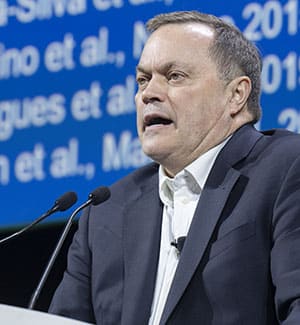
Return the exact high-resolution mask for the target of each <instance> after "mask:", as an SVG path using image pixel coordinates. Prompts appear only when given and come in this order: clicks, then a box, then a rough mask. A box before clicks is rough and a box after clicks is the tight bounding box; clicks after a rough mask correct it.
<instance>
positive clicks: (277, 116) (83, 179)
mask: <svg viewBox="0 0 300 325" xmlns="http://www.w3.org/2000/svg"><path fill="white" fill-rule="evenodd" d="M192 9H197V10H200V11H204V12H207V13H212V14H215V15H217V16H220V17H223V18H224V19H227V20H229V21H231V22H232V23H234V24H236V25H237V26H238V27H239V28H240V29H241V30H242V31H243V32H244V34H245V35H246V36H247V37H248V38H249V39H251V40H252V41H254V42H255V43H256V44H257V46H258V47H259V49H260V51H261V53H262V55H263V60H264V69H263V73H262V99H261V103H262V107H263V117H262V121H261V123H259V125H257V127H258V128H261V129H266V128H274V127H280V128H287V129H289V130H292V131H296V132H300V104H299V97H300V95H299V85H300V51H299V50H300V38H299V28H300V26H299V22H300V19H299V1H298V0H288V1H260V2H254V1H236V0H228V1H220V0H215V1H204V0H203V1H200V0H198V1H195V0H128V1H125V0H16V1H11V0H0V148H1V150H0V202H1V214H0V226H1V227H11V226H13V225H20V224H23V223H27V222H29V221H32V220H33V219H35V218H37V217H38V216H39V215H40V214H42V213H43V212H44V211H46V210H47V209H48V208H50V206H51V205H52V204H53V202H54V200H55V199H56V198H57V197H58V196H60V194H63V193H64V192H66V191H69V190H73V191H76V192H77V193H78V196H79V202H83V201H85V200H86V198H87V195H88V193H89V192H90V191H92V190H93V189H94V188H96V187H97V186H99V185H110V184H111V183H113V182H114V181H116V180H117V179H119V178H120V177H122V176H124V175H126V174H128V173H129V172H130V171H132V170H133V169H135V168H137V167H139V166H142V165H143V164H145V163H146V162H147V161H148V160H147V158H146V157H145V156H144V155H143V153H142V151H141V148H140V144H139V141H138V138H137V133H136V129H135V106H134V95H135V91H136V84H135V66H136V64H137V62H138V58H139V55H140V53H141V50H142V48H143V45H144V43H145V41H146V38H147V35H146V31H145V26H144V24H145V22H146V20H147V19H148V18H150V17H152V16H153V15H154V14H157V13H161V12H168V11H174V10H192ZM68 214H69V213H67V212H65V213H61V214H57V215H56V217H54V216H53V217H51V219H49V220H58V219H57V218H64V217H66V216H67V215H68Z"/></svg>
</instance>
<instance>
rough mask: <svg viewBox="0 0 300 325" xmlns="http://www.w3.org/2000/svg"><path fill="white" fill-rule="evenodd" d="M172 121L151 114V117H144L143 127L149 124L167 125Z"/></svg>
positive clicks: (149, 125)
mask: <svg viewBox="0 0 300 325" xmlns="http://www.w3.org/2000/svg"><path fill="white" fill-rule="evenodd" d="M172 123H173V121H172V120H170V119H168V118H165V117H161V116H152V117H150V116H149V117H146V118H145V121H144V126H145V128H147V127H151V126H155V125H157V126H159V125H169V124H172Z"/></svg>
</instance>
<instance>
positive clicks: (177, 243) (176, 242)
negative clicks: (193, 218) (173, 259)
mask: <svg viewBox="0 0 300 325" xmlns="http://www.w3.org/2000/svg"><path fill="white" fill-rule="evenodd" d="M185 239H186V237H185V236H182V237H178V238H177V239H175V240H174V241H172V242H171V245H172V246H174V247H175V248H176V249H177V252H178V254H180V253H181V251H182V250H183V246H184V242H185Z"/></svg>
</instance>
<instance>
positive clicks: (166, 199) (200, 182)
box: [159, 137, 230, 205]
mask: <svg viewBox="0 0 300 325" xmlns="http://www.w3.org/2000/svg"><path fill="white" fill-rule="evenodd" d="M229 139H230V137H229V138H227V139H225V140H224V141H223V142H221V143H220V144H218V145H217V146H215V147H213V148H211V149H210V150H208V151H207V152H205V153H204V154H203V155H201V156H200V157H198V158H197V159H196V160H194V161H193V162H192V163H191V164H190V165H188V166H187V167H185V168H184V169H183V170H182V171H180V172H179V173H178V174H176V175H175V176H174V178H171V177H169V176H168V175H166V173H165V170H164V168H163V167H162V166H161V165H160V166H159V195H160V199H161V200H162V202H163V203H164V204H170V205H172V202H173V192H172V191H176V189H177V188H179V187H181V186H184V185H186V186H187V187H188V189H189V191H190V192H192V193H194V194H198V195H200V192H201V190H202V189H203V188H204V185H205V182H206V180H207V177H208V175H209V173H210V171H211V168H212V166H213V164H214V162H215V160H216V158H217V156H218V154H219V152H220V151H221V150H222V148H223V147H224V146H225V144H226V143H227V141H228V140H229Z"/></svg>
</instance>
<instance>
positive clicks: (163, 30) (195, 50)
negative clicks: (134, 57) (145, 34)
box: [139, 23, 214, 66]
mask: <svg viewBox="0 0 300 325" xmlns="http://www.w3.org/2000/svg"><path fill="white" fill-rule="evenodd" d="M213 37H214V32H213V29H212V28H210V27H209V26H207V25H205V24H201V23H184V24H168V25H163V26H161V27H159V28H158V29H157V30H156V31H154V32H153V33H152V34H151V35H150V36H149V39H148V40H147V42H146V44H145V47H144V49H143V52H142V55H141V58H140V62H139V66H140V65H148V64H158V63H160V62H164V61H173V62H180V61H185V62H190V63H191V64H192V63H193V62H194V61H196V60H197V61H198V62H199V61H201V59H202V58H203V59H204V58H207V55H208V48H209V46H210V44H211V42H212V40H213Z"/></svg>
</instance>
